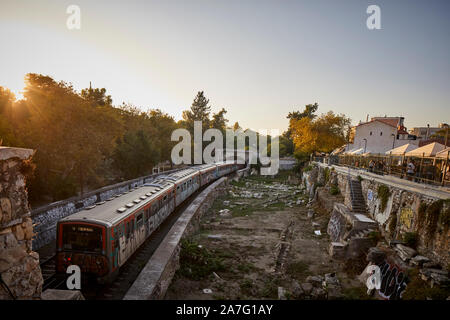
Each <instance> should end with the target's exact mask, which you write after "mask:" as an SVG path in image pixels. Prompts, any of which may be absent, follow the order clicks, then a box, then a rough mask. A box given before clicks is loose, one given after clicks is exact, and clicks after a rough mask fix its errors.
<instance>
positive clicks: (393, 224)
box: [389, 214, 397, 236]
mask: <svg viewBox="0 0 450 320" xmlns="http://www.w3.org/2000/svg"><path fill="white" fill-rule="evenodd" d="M396 228H397V215H396V214H394V215H392V218H391V221H390V222H389V234H390V235H391V236H393V235H394V232H395V229H396Z"/></svg>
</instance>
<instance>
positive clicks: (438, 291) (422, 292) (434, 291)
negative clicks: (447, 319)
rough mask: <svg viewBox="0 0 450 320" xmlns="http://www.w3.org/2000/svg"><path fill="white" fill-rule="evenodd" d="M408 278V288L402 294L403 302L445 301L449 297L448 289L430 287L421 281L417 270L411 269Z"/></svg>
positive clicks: (449, 290) (449, 289) (449, 291)
mask: <svg viewBox="0 0 450 320" xmlns="http://www.w3.org/2000/svg"><path fill="white" fill-rule="evenodd" d="M408 278H409V279H410V281H409V283H408V286H407V287H406V289H405V291H404V292H403V294H402V299H403V300H427V299H428V298H430V299H432V300H446V299H447V297H448V296H449V295H450V288H448V287H446V288H440V287H437V286H434V287H433V288H430V286H429V285H428V284H427V283H426V282H425V281H423V280H422V279H421V278H420V276H419V272H418V270H417V269H413V270H411V271H410V272H409V274H408Z"/></svg>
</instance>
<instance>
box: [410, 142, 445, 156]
mask: <svg viewBox="0 0 450 320" xmlns="http://www.w3.org/2000/svg"><path fill="white" fill-rule="evenodd" d="M444 149H445V146H444V145H443V144H440V143H438V142H433V143H430V144H427V145H425V146H423V147H420V148H417V149H414V150H412V151H409V152H407V153H406V154H405V156H407V157H422V156H424V157H433V156H435V155H436V153H438V152H439V151H442V150H444Z"/></svg>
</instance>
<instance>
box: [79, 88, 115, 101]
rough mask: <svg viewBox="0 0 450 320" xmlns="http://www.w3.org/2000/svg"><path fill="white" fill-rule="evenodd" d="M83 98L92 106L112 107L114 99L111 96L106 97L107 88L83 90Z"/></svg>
mask: <svg viewBox="0 0 450 320" xmlns="http://www.w3.org/2000/svg"><path fill="white" fill-rule="evenodd" d="M81 97H82V98H83V99H85V100H86V101H88V102H90V103H91V105H92V106H111V105H112V99H111V96H109V95H106V89H105V88H101V89H98V88H95V89H92V87H89V88H86V89H83V90H81Z"/></svg>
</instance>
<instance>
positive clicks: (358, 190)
mask: <svg viewBox="0 0 450 320" xmlns="http://www.w3.org/2000/svg"><path fill="white" fill-rule="evenodd" d="M348 182H349V187H350V197H351V208H350V209H351V211H353V212H358V213H366V212H367V207H366V200H365V199H364V196H363V194H362V187H361V182H360V181H358V180H353V179H350V178H349V180H348Z"/></svg>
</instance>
